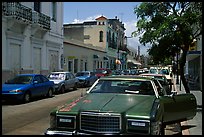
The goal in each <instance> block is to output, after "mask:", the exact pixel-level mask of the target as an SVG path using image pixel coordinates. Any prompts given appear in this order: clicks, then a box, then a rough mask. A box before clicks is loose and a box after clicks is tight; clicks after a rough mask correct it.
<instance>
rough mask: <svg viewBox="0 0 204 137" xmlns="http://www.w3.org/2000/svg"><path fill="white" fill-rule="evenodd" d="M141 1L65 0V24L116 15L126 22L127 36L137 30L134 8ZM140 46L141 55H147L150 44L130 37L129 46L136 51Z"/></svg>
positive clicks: (110, 17)
mask: <svg viewBox="0 0 204 137" xmlns="http://www.w3.org/2000/svg"><path fill="white" fill-rule="evenodd" d="M138 4H140V2H64V24H68V23H82V22H84V21H91V20H92V21H94V20H95V19H96V18H97V17H99V16H101V15H103V16H105V17H106V18H108V19H114V18H115V17H116V16H117V18H118V19H119V21H121V22H122V23H123V24H124V27H125V29H126V30H125V36H127V37H130V36H131V33H132V32H133V31H135V30H136V27H135V25H136V21H137V18H136V14H134V8H135V7H136V5H138ZM138 46H140V55H142V54H144V55H147V54H148V53H147V49H148V48H149V46H148V45H146V46H143V45H142V44H140V43H139V38H138V37H133V38H128V47H129V48H130V49H131V50H133V51H136V50H137V49H138Z"/></svg>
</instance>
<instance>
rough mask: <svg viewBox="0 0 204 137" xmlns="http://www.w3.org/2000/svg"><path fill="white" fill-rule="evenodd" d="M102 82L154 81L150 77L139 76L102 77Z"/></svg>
mask: <svg viewBox="0 0 204 137" xmlns="http://www.w3.org/2000/svg"><path fill="white" fill-rule="evenodd" d="M100 79H101V80H153V78H150V77H143V76H139V75H116V76H106V77H101V78H100Z"/></svg>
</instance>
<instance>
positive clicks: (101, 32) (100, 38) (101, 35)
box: [99, 31, 103, 42]
mask: <svg viewBox="0 0 204 137" xmlns="http://www.w3.org/2000/svg"><path fill="white" fill-rule="evenodd" d="M99 42H103V31H100V32H99Z"/></svg>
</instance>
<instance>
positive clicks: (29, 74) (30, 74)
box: [17, 73, 42, 76]
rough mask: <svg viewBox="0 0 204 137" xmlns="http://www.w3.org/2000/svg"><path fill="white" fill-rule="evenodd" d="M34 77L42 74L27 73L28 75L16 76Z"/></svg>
mask: <svg viewBox="0 0 204 137" xmlns="http://www.w3.org/2000/svg"><path fill="white" fill-rule="evenodd" d="M36 75H42V74H32V73H28V74H18V75H17V76H36Z"/></svg>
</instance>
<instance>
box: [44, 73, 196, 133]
mask: <svg viewBox="0 0 204 137" xmlns="http://www.w3.org/2000/svg"><path fill="white" fill-rule="evenodd" d="M156 82H158V81H157V80H156V79H153V78H149V77H142V76H133V75H132V76H131V75H123V76H119V75H118V76H107V77H101V78H100V79H98V80H97V81H96V82H95V83H94V84H93V85H92V86H91V87H90V89H89V90H88V91H87V94H85V95H84V96H82V97H80V98H78V99H76V100H74V101H73V100H72V101H68V102H67V104H65V105H63V106H60V107H57V108H56V109H54V110H53V111H52V112H51V113H50V127H49V128H48V129H47V130H46V131H45V134H46V135H84V134H87V135H89V134H98V135H126V134H130V135H131V134H142V135H157V134H158V135H162V134H165V133H164V129H165V126H166V125H167V124H171V123H176V122H181V121H184V120H187V119H192V118H193V117H194V116H195V115H196V107H197V104H196V98H195V96H194V95H193V94H190V93H189V94H175V93H174V92H173V93H172V94H171V95H167V94H166V93H163V92H162V91H164V90H162V87H158V86H156V85H158V84H156Z"/></svg>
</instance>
